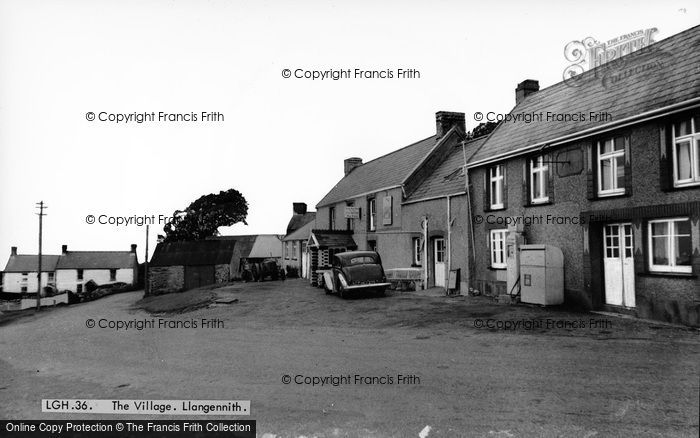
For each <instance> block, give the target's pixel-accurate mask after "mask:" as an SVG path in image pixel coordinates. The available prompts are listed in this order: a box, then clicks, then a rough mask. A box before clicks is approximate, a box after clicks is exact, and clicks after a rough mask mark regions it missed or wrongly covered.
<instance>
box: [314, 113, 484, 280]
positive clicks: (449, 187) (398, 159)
mask: <svg viewBox="0 0 700 438" xmlns="http://www.w3.org/2000/svg"><path fill="white" fill-rule="evenodd" d="M464 140H465V119H464V114H463V113H454V112H446V111H440V112H438V113H437V114H436V133H435V135H432V136H430V137H428V138H425V139H423V140H420V141H418V142H416V143H413V144H411V145H408V146H406V147H404V148H401V149H398V150H396V151H394V152H392V153H389V154H387V155H384V156H382V157H379V158H377V159H374V160H372V161H369V162H367V163H363V162H362V160H361V159H360V158H349V159H347V160H345V162H344V172H345V176H344V177H343V178H342V179H341V180H340V181H339V182H338V183H337V184H336V185H335V187H333V189H331V191H330V192H328V194H327V195H326V196H325V197H324V198H323V199H322V200H321V201H320V202H319V203H318V204H317V205H316V209H317V212H316V220H315V228H314V229H313V230H312V232H311V236H310V239H309V243H308V249H309V251H310V254H311V257H310V260H311V275H312V278H311V281H312V282H314V281H315V277H314V276H313V272H314V270H315V269H317V268H318V267H322V266H324V265H326V264H328V260H329V257H330V255H332V254H333V253H335V252H338V251H344V250H348V249H360V250H376V251H377V252H379V254H380V255H381V257H382V261H383V264H384V267H385V269H388V270H393V269H409V270H412V271H413V272H416V271H417V272H418V273H422V275H421V278H422V281H423V282H424V286H427V287H431V286H439V287H446V286H447V281H448V273H449V271H450V270H454V271H457V270H459V272H460V274H459V277H460V280H459V281H457V282H456V283H455V284H453V289H457V290H458V289H459V288H460V287H462V288H466V287H467V283H466V279H467V278H468V269H469V267H468V258H467V248H468V242H467V233H466V232H465V230H466V227H467V226H468V215H467V213H466V212H467V207H468V205H469V204H468V203H467V201H466V199H467V191H466V183H465V174H464V165H465V163H466V161H465V160H466V157H467V156H468V155H467V154H471V153H473V150H474V149H475V148H476V147H477V146H478V145H479V144H480V142H481V141H480V140H475V141H472V142H468V143H467V144H464ZM467 149H468V151H467ZM452 231H456V232H454V233H453V232H452ZM460 283H461V284H460Z"/></svg>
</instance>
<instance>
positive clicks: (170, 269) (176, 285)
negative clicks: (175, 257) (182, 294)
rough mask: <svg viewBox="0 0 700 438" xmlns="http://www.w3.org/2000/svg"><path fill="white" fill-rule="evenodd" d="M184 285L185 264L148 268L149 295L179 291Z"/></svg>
mask: <svg viewBox="0 0 700 438" xmlns="http://www.w3.org/2000/svg"><path fill="white" fill-rule="evenodd" d="M184 287H185V267H184V266H157V267H153V268H150V267H149V268H148V295H161V294H167V293H171V292H179V291H181V290H182V289H183V288H184Z"/></svg>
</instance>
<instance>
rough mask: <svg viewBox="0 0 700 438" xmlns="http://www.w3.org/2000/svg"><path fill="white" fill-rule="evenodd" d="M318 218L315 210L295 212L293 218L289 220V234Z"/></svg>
mask: <svg viewBox="0 0 700 438" xmlns="http://www.w3.org/2000/svg"><path fill="white" fill-rule="evenodd" d="M315 220H316V212H315V211H309V212H306V213H304V214H296V213H295V214H293V215H292V218H291V219H290V220H289V224H287V234H289V233H292V232H294V231H296V230H298V229H299V228H301V227H303V226H304V225H306V224H308V223H309V222H313V221H315Z"/></svg>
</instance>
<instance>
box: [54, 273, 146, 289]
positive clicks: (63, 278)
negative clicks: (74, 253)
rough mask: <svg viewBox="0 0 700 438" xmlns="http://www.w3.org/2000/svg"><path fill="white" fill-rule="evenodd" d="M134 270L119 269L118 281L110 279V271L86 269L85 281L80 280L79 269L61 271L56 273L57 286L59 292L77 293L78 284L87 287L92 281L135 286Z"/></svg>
mask: <svg viewBox="0 0 700 438" xmlns="http://www.w3.org/2000/svg"><path fill="white" fill-rule="evenodd" d="M134 277H135V270H134V269H117V277H116V280H112V279H110V277H109V269H85V270H83V279H82V280H78V270H77V269H59V270H57V271H56V286H57V288H58V290H70V291H73V292H77V290H78V287H77V286H78V284H82V285H85V283H87V282H88V281H90V280H93V281H94V282H95V283H97V284H105V283H114V282H117V281H119V282H124V283H127V284H134V281H135V278H134Z"/></svg>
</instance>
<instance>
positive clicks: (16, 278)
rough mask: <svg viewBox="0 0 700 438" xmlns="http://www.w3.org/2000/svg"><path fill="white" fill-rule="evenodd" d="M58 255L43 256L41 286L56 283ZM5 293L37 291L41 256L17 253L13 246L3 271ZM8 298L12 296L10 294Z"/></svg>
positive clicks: (2, 283) (3, 289) (3, 290)
mask: <svg viewBox="0 0 700 438" xmlns="http://www.w3.org/2000/svg"><path fill="white" fill-rule="evenodd" d="M59 257H60V256H58V255H42V256H41V287H42V288H43V287H46V286H49V285H51V286H55V285H56V265H57V264H58V259H59ZM2 274H3V275H2V281H0V284H1V285H2V289H1V290H2V292H3V294H4V295H5V294H21V293H36V291H37V289H38V274H39V256H38V255H36V254H17V247H16V246H13V247H12V249H11V252H10V258H9V260H8V261H7V265H6V266H5V270H4V271H3V273H2ZM6 298H11V296H8V297H6Z"/></svg>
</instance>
